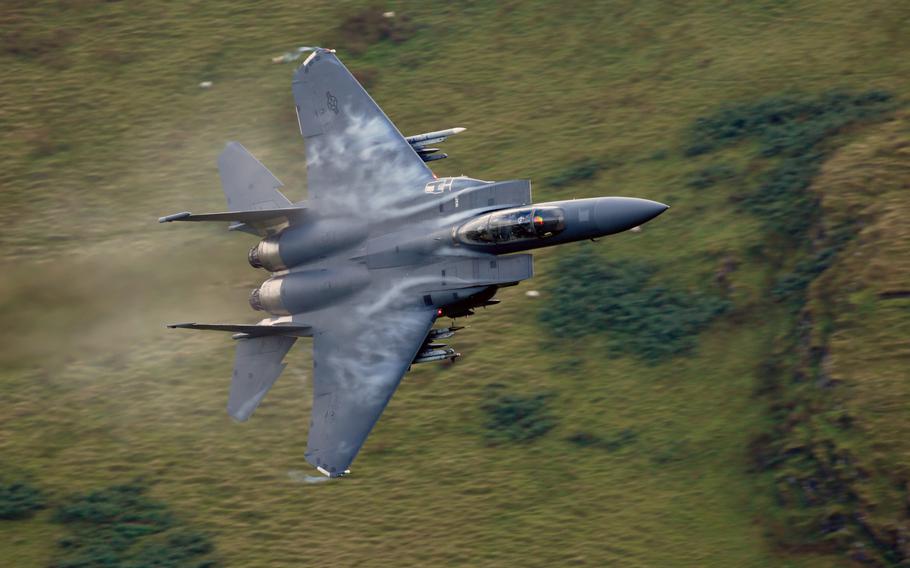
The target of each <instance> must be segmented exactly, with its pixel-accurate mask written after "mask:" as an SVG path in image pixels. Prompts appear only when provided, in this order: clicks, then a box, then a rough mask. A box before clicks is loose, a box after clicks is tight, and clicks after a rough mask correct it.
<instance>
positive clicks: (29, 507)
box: [0, 483, 44, 520]
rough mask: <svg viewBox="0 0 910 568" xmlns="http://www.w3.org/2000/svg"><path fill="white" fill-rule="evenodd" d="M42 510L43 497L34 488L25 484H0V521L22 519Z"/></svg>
mask: <svg viewBox="0 0 910 568" xmlns="http://www.w3.org/2000/svg"><path fill="white" fill-rule="evenodd" d="M43 508H44V497H43V496H42V495H41V492H40V491H38V489H36V488H35V487H32V486H31V485H29V484H27V483H4V484H0V519H2V520H15V519H24V518H27V517H29V516H31V515H32V514H33V513H34V512H35V511H37V510H39V509H43Z"/></svg>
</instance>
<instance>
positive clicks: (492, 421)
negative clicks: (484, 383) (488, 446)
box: [481, 385, 556, 443]
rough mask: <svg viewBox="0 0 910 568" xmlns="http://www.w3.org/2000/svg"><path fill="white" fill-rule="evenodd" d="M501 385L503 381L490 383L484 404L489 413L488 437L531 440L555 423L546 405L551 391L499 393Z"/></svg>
mask: <svg viewBox="0 0 910 568" xmlns="http://www.w3.org/2000/svg"><path fill="white" fill-rule="evenodd" d="M499 388H501V385H491V386H490V387H489V388H488V390H487V399H486V400H485V401H484V403H483V404H482V405H481V408H482V409H483V411H484V412H485V413H486V415H487V420H486V428H487V439H488V440H490V441H491V442H493V443H498V442H529V441H531V440H534V439H535V438H539V437H540V436H543V435H544V434H546V433H547V432H549V431H550V430H551V429H552V428H553V426H555V425H556V422H555V420H554V419H553V418H552V416H551V415H550V413H549V410H548V408H547V404H548V402H549V400H550V398H552V395H550V394H548V393H538V394H533V395H519V394H510V393H500V392H497V391H498V390H499Z"/></svg>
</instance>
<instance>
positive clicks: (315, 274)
mask: <svg viewBox="0 0 910 568" xmlns="http://www.w3.org/2000/svg"><path fill="white" fill-rule="evenodd" d="M292 91H293V95H294V102H295V104H296V110H297V121H298V124H299V127H300V134H301V135H302V136H303V138H304V144H305V152H306V166H307V186H308V200H307V201H305V202H300V203H291V202H290V201H289V200H288V199H287V198H286V197H285V196H284V195H283V194H282V193H281V192H280V191H279V188H280V187H281V186H282V184H281V182H280V181H278V179H276V178H275V176H273V175H272V173H271V172H269V170H267V169H266V168H265V167H264V166H263V165H262V164H261V163H259V161H257V160H256V158H254V157H253V156H252V155H251V154H250V153H249V152H247V151H246V149H244V147H243V146H241V145H240V144H238V143H236V142H231V143H229V144H228V145H227V148H226V149H225V150H224V152H222V154H221V156H220V157H219V158H218V171H219V174H220V176H221V183H222V186H223V188H224V194H225V196H226V197H227V208H228V211H226V212H223V213H207V214H201V215H196V214H192V213H189V212H184V213H177V214H174V215H168V216H166V217H162V218H161V219H159V222H162V223H165V222H171V221H226V222H229V223H231V224H230V226H229V227H228V228H229V229H231V230H237V231H244V232H247V233H251V234H255V235H258V236H259V237H261V238H262V240H261V241H260V242H259V243H258V244H257V245H256V246H254V247H253V248H252V250H250V253H249V262H250V264H251V265H252V266H254V267H256V268H263V269H265V270H267V271H269V272H270V273H271V275H270V276H269V278H268V279H267V280H265V282H263V284H262V285H261V286H260V287H259V288H257V289H255V290H253V292H252V294H251V295H250V305H251V306H252V307H253V309H255V310H260V311H263V312H266V313H268V314H270V317H266V318H265V319H263V320H261V321H260V322H259V323H257V324H238V325H234V324H202V323H179V324H171V325H169V326H168V327H175V328H189V329H205V330H221V331H228V332H233V333H234V335H233V338H234V339H235V340H236V347H237V350H236V359H235V362H234V373H233V378H232V382H231V391H230V396H229V399H228V407H227V409H228V413H229V414H230V415H231V416H232V417H234V418H235V419H237V420H240V421H244V420H246V419H248V418H249V417H250V415H251V414H252V413H253V411H254V410H255V409H256V407H257V406H258V405H259V403H260V401H261V400H262V398H263V397H264V396H265V394H266V392H268V390H269V388H271V386H272V384H274V382H275V380H276V379H277V378H278V376H279V375H280V374H281V372H282V371H283V370H284V367H285V365H286V364H285V363H284V362H283V359H284V357H285V355H286V354H287V352H288V350H290V348H291V347H292V346H293V345H294V343H295V342H296V341H297V339H298V338H299V337H312V338H313V410H312V417H311V420H310V429H309V439H308V441H307V450H306V454H305V455H306V459H307V461H308V462H309V463H310V464H312V465H313V466H315V467H316V468H317V469H318V470H319V471H320V472H321V473H323V474H324V475H327V476H329V477H339V476H342V475H344V474H345V473H348V472H349V469H348V468H349V466H350V464H351V462H352V461H353V460H354V457H355V456H356V455H357V452H358V451H359V450H360V447H361V446H363V443H364V441H365V440H366V438H367V435H368V434H369V433H370V430H371V429H372V428H373V425H374V424H375V423H376V421H377V420H378V419H379V416H380V414H382V411H383V409H385V407H386V405H387V404H388V402H389V399H390V398H391V397H392V394H393V393H394V392H395V389H396V387H397V386H398V383H399V382H400V381H401V378H402V376H403V375H404V374H405V373H406V372H407V371H408V369H409V368H410V366H411V364H413V363H423V362H427V361H436V360H442V359H454V358H455V357H457V356H458V355H459V354H458V353H456V352H455V351H454V350H453V349H451V348H448V347H447V346H445V345H444V344H442V343H439V341H440V340H442V339H445V338H448V337H451V336H452V335H453V334H454V333H455V332H456V331H457V330H458V329H461V328H459V327H454V326H448V327H441V328H436V329H434V328H433V325H434V323H435V322H436V320H437V319H438V318H440V317H448V318H458V317H465V316H469V315H471V314H473V313H474V312H473V310H474V309H475V308H477V307H479V306H487V305H491V304H495V303H497V302H498V301H497V300H494V299H493V296H494V294H495V293H496V291H497V289H499V288H501V287H504V286H513V285H515V284H518V283H519V282H520V281H522V280H526V279H528V278H530V277H531V276H532V273H533V269H532V260H531V255H530V254H521V253H522V252H523V251H528V250H531V249H536V248H540V247H548V246H553V245H558V244H563V243H568V242H572V241H579V240H583V239H593V238H596V237H601V236H604V235H610V234H613V233H618V232H620V231H625V230H626V229H630V228H633V227H636V226H638V225H641V224H642V223H644V222H646V221H648V220H650V219H652V218H654V217H656V216H657V215H659V214H661V213H662V212H663V211H664V210H666V209H667V206H666V205H663V204H661V203H657V202H654V201H648V200H645V199H636V198H630V197H598V198H593V199H577V200H571V201H552V202H547V203H532V202H531V184H530V182H529V181H527V180H514V181H502V182H490V181H482V180H479V179H472V178H469V177H464V176H461V177H446V178H437V177H436V176H435V175H434V174H433V172H432V171H430V169H429V168H428V167H427V165H426V162H430V161H433V160H438V159H441V158H445V157H446V155H445V154H442V153H437V152H438V149H437V148H434V147H432V146H433V145H435V144H437V143H439V142H443V141H444V140H445V139H446V138H447V137H448V136H451V135H453V134H457V133H459V132H461V131H463V130H464V129H463V128H452V129H449V130H442V131H438V132H430V133H428V134H421V135H418V136H411V137H408V138H405V137H404V136H402V135H401V133H400V132H399V131H398V129H397V128H396V127H395V125H394V124H392V122H391V121H390V120H389V119H388V117H387V116H386V115H385V114H384V113H383V112H382V110H381V109H380V108H379V106H377V104H376V103H375V102H374V101H373V99H372V98H370V96H369V95H368V94H367V92H366V91H365V90H364V89H363V87H361V86H360V84H359V83H358V82H357V80H356V79H354V77H353V76H352V75H351V73H350V72H349V71H348V70H347V68H345V66H344V65H342V63H341V61H339V60H338V58H337V57H336V56H335V52H334V51H333V50H328V49H322V48H317V49H315V50H314V51H313V53H311V54H310V56H309V57H308V58H307V59H306V61H305V62H304V63H303V64H302V65H301V66H300V67H299V68H298V69H297V71H296V72H295V74H294V79H293V83H292Z"/></svg>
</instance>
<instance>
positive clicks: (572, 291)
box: [541, 245, 729, 364]
mask: <svg viewBox="0 0 910 568" xmlns="http://www.w3.org/2000/svg"><path fill="white" fill-rule="evenodd" d="M656 273H657V266H656V265H655V264H653V263H646V262H642V261H631V260H630V261H622V262H609V263H605V262H603V261H601V260H600V258H599V257H598V256H597V255H596V254H595V253H594V251H593V250H592V249H591V247H590V246H588V245H582V247H581V248H578V249H576V251H575V252H566V253H564V254H563V258H561V259H560V260H559V262H558V263H557V269H556V278H555V279H554V280H553V283H552V288H551V292H552V294H553V301H551V302H550V303H548V304H547V305H546V306H544V308H543V310H541V322H542V323H543V324H544V325H545V326H546V327H548V328H549V329H550V330H551V332H552V333H553V334H554V335H556V336H557V337H566V338H578V337H582V336H584V335H588V334H592V333H605V334H606V335H607V336H608V339H609V346H610V351H611V353H613V354H615V355H622V354H627V355H635V356H638V357H640V358H641V359H643V360H644V361H647V362H650V363H652V364H657V363H659V362H660V361H661V360H663V359H666V358H668V357H671V356H673V355H677V354H681V353H685V352H687V351H690V350H692V349H693V348H694V347H695V345H696V342H697V334H698V332H699V331H701V330H702V329H704V327H705V326H706V325H708V324H709V323H710V322H711V320H713V319H714V318H716V317H717V316H718V315H720V314H722V313H723V312H724V310H726V309H727V308H728V306H729V304H728V302H726V301H725V300H723V299H721V298H720V297H718V296H717V295H716V294H712V293H703V292H687V291H685V290H679V289H674V288H671V287H668V286H667V285H666V284H663V283H660V281H659V280H658V279H657V278H655V274H656Z"/></svg>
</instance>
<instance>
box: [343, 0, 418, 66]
mask: <svg viewBox="0 0 910 568" xmlns="http://www.w3.org/2000/svg"><path fill="white" fill-rule="evenodd" d="M416 31H417V26H416V25H414V23H413V22H412V21H411V18H410V17H409V16H407V15H399V14H393V13H391V12H385V11H384V10H383V8H382V7H381V6H378V5H374V6H368V7H364V8H361V9H360V10H358V11H356V12H354V13H352V14H351V15H350V16H348V17H347V18H345V19H344V21H342V22H341V24H339V26H338V28H337V30H336V31H335V35H336V36H337V39H336V41H337V43H338V45H343V46H344V48H345V50H347V51H349V52H351V53H355V54H359V53H363V52H365V51H366V50H367V49H369V47H370V46H372V45H374V44H376V43H379V42H381V41H391V42H392V43H402V42H405V41H407V40H409V39H410V38H411V37H413V35H414V34H415V33H416Z"/></svg>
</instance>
